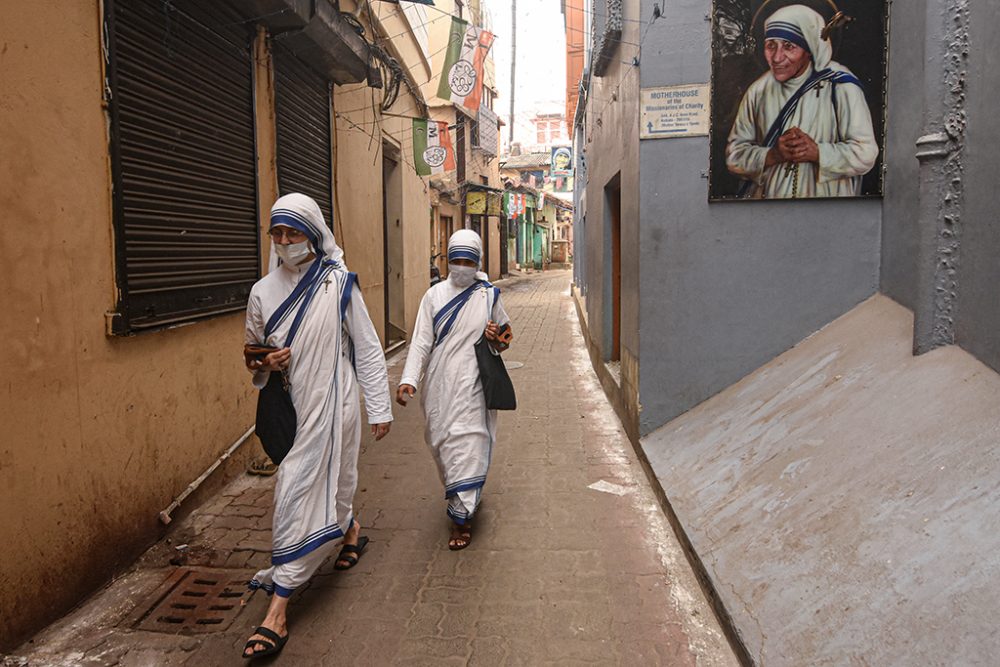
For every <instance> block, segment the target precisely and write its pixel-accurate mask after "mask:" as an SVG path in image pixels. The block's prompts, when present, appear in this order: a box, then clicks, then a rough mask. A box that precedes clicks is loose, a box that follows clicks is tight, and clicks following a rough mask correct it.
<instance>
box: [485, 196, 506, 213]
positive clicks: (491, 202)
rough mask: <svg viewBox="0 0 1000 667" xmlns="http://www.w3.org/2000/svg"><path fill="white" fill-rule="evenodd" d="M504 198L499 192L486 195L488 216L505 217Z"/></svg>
mask: <svg viewBox="0 0 1000 667" xmlns="http://www.w3.org/2000/svg"><path fill="white" fill-rule="evenodd" d="M502 202H503V196H502V195H501V194H500V193H499V192H490V193H487V195H486V215H503V203H502Z"/></svg>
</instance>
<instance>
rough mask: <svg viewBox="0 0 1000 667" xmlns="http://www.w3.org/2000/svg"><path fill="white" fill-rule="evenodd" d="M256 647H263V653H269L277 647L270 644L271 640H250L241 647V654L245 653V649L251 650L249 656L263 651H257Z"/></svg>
mask: <svg viewBox="0 0 1000 667" xmlns="http://www.w3.org/2000/svg"><path fill="white" fill-rule="evenodd" d="M258 645H259V646H263V647H264V650H265V651H270V650H271V649H273V648H276V647H277V645H276V644H275V643H274V642H272V641H271V640H269V639H250V640H248V641H247V643H246V644H245V645H244V646H243V652H244V653H246V651H247V649H248V648H250V649H253V652H252V653H251V654H250V655H256V654H258V653H263V652H264V651H258V650H257V646H258Z"/></svg>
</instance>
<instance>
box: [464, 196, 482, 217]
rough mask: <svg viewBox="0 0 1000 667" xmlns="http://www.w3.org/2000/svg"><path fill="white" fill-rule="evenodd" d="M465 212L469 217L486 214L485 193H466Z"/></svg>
mask: <svg viewBox="0 0 1000 667" xmlns="http://www.w3.org/2000/svg"><path fill="white" fill-rule="evenodd" d="M465 211H466V213H469V214H470V215H483V214H484V213H486V193H485V192H469V193H467V194H466V195H465Z"/></svg>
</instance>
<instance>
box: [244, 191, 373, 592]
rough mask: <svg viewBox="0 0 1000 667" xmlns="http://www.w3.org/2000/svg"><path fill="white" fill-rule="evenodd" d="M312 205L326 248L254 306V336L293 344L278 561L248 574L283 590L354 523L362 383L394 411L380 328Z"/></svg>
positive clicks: (261, 290)
mask: <svg viewBox="0 0 1000 667" xmlns="http://www.w3.org/2000/svg"><path fill="white" fill-rule="evenodd" d="M283 200H285V198H282V199H281V200H279V204H280V203H281V202H282V201H283ZM310 201H311V200H310ZM275 206H276V208H277V206H278V205H277V204H276V205H275ZM289 213H290V214H293V213H295V211H291V212H289ZM310 214H311V215H310ZM315 214H318V208H317V209H316V211H315V212H313V211H311V210H309V209H308V208H307V209H306V211H305V214H303V212H302V211H299V212H298V217H299V218H301V220H295V221H294V222H295V224H296V228H299V229H306V230H308V231H309V234H310V239H311V240H312V239H313V238H315V239H317V243H316V244H315V245H314V248H322V246H327V250H326V251H323V250H320V252H322V254H321V255H318V256H317V258H316V260H315V261H313V262H312V263H310V264H308V265H306V266H303V267H289V266H285V265H281V266H279V267H278V268H277V269H275V270H273V271H272V272H271V273H269V274H268V275H267V276H265V277H264V278H262V279H261V280H260V281H258V282H257V283H256V284H255V285H254V287H253V290H252V291H251V296H250V302H249V304H248V307H247V335H246V337H247V340H248V342H258V343H265V344H268V345H274V346H276V347H290V348H291V351H292V356H291V365H290V366H289V369H288V371H287V372H286V377H287V379H288V382H289V391H290V392H291V398H292V403H293V404H294V406H295V411H296V416H297V423H296V433H295V440H294V444H293V446H292V449H291V451H290V452H289V453H288V455H287V456H286V457H285V459H284V460H283V461H282V463H281V466H280V467H279V469H278V474H277V481H276V485H275V491H274V522H273V526H272V530H273V543H274V545H273V551H272V555H271V563H272V566H271V567H269V568H267V569H265V570H262V571H260V572H258V573H257V575H256V576H255V577H254V579H253V581H252V582H251V587H254V588H263V589H265V590H267V591H268V592H272V591H273V592H275V593H277V594H279V595H283V596H286V597H287V596H288V595H290V594H291V592H292V591H293V590H295V588H297V587H299V586H301V585H302V584H303V583H305V582H306V581H307V580H308V579H309V577H310V576H312V574H313V572H315V570H316V568H317V567H319V565H320V564H321V563H322V562H323V560H325V559H326V557H327V556H329V554H330V552H331V551H332V550H333V549H334V548H335V547H336V546H337V544H338V543H339V542H340V540H341V538H342V537H343V535H344V532H345V531H346V530H347V529H349V528H350V526H351V521H352V519H353V498H354V493H355V489H356V487H357V459H358V450H359V448H360V437H361V423H360V405H359V398H358V385H359V383H360V384H361V387H362V388H363V389H364V393H365V398H366V407H367V410H368V415H369V422H370V423H383V422H388V421H391V420H392V411H391V407H390V403H389V400H390V399H389V391H388V376H387V373H386V368H385V357H384V356H383V354H382V348H381V344H380V343H379V339H378V335H377V333H376V332H375V328H374V326H372V323H371V320H370V318H369V317H368V313H367V310H366V309H365V306H364V301H363V300H362V298H361V293H360V290H359V289H357V287H356V278H355V276H354V274H352V273H350V272H348V271H347V270H346V269H345V268H344V267H343V265H342V264H341V263H340V262H339V261H337V260H334V259H332V258H331V257H330V255H331V254H332V253H330V252H329V243H330V242H332V239H333V237H332V234H331V233H330V232H329V230H328V229H326V228H325V226H323V227H322V228H320V227H317V225H316V221H315V220H314V219H312V218H313V217H314V216H315ZM275 220H279V222H278V223H277V224H289V223H286V222H281V220H282V218H281V217H280V215H279V214H277V213H275V212H274V211H272V224H273V223H274V221H275ZM321 221H322V218H320V223H321ZM299 225H301V226H299ZM289 226H292V225H291V224H289ZM326 237H329V238H328V239H327V238H326ZM355 369H357V370H355ZM266 380H267V378H266V373H258V374H257V377H255V379H254V384H255V385H256V386H258V387H261V386H263V384H264V383H266Z"/></svg>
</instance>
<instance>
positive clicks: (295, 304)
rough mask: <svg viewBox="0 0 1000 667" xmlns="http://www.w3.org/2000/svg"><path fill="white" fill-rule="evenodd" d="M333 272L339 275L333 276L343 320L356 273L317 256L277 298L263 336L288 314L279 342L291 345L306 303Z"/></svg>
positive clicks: (269, 332) (304, 313)
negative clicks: (288, 290) (284, 294)
mask: <svg viewBox="0 0 1000 667" xmlns="http://www.w3.org/2000/svg"><path fill="white" fill-rule="evenodd" d="M333 273H337V274H339V275H340V276H342V277H341V278H340V279H339V280H337V284H338V285H340V317H341V320H343V317H344V314H345V313H346V312H347V306H348V304H349V303H350V300H351V294H352V293H353V291H354V290H353V288H354V285H355V284H357V274H354V273H351V272H350V271H347V270H346V269H344V268H343V267H342V266H341V265H340V263H338V262H336V261H334V260H330V259H326V260H317V261H315V262H313V264H312V266H310V267H309V269H308V271H306V274H305V275H304V276H302V279H301V280H300V281H299V283H298V284H297V285H296V286H295V289H293V290H292V292H291V294H289V295H288V296H287V297H286V298H285V300H284V301H282V302H281V305H280V306H278V308H277V309H276V310H275V311H274V313H273V314H272V315H271V317H270V318H269V319H268V321H267V324H265V325H264V336H265V338H266V337H268V336H270V335H271V334H272V333H274V331H275V330H276V329H277V328H278V327H279V326H281V325H282V323H284V322H285V321H287V320H288V319H289V318H292V325H291V327H290V328H289V330H288V334H287V335H286V336H285V342H284V345H283V347H291V345H292V341H293V340H294V339H295V335H296V334H297V333H298V331H299V327H300V326H301V324H302V320H303V318H304V317H305V315H306V313H307V312H308V310H309V306H310V304H311V303H312V302H313V300H314V299H315V297H316V294H317V292H318V291H319V287H320V285H323V284H324V283H326V282H327V281H328V280H329V278H330V277H331V274H333Z"/></svg>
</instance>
